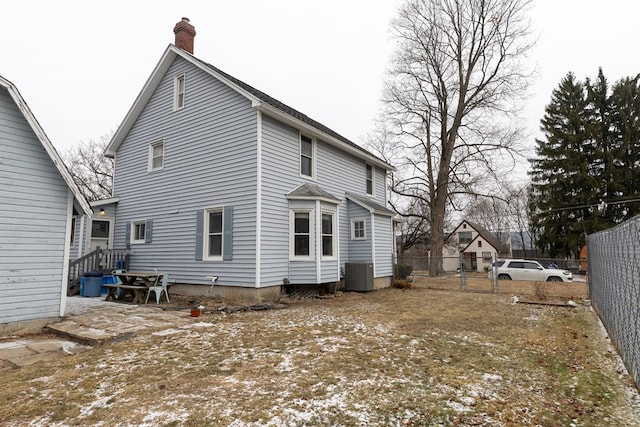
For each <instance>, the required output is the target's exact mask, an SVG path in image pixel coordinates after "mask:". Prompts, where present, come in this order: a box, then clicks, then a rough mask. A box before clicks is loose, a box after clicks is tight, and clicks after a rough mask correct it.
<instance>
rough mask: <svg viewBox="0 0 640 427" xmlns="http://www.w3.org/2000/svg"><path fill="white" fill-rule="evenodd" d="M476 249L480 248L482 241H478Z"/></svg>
mask: <svg viewBox="0 0 640 427" xmlns="http://www.w3.org/2000/svg"><path fill="white" fill-rule="evenodd" d="M478 247H479V248H481V247H482V240H478Z"/></svg>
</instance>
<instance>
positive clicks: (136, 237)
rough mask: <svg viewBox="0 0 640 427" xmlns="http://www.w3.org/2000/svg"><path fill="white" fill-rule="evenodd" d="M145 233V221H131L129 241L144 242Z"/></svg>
mask: <svg viewBox="0 0 640 427" xmlns="http://www.w3.org/2000/svg"><path fill="white" fill-rule="evenodd" d="M146 235H147V224H146V222H145V221H134V222H132V223H131V243H144V242H145V237H146Z"/></svg>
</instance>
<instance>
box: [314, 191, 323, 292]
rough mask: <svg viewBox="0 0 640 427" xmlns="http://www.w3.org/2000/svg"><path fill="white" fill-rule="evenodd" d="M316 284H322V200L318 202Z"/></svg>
mask: <svg viewBox="0 0 640 427" xmlns="http://www.w3.org/2000/svg"><path fill="white" fill-rule="evenodd" d="M315 210H316V215H315V217H316V224H315V225H316V227H315V228H316V239H315V247H316V254H317V256H316V283H322V210H321V209H320V200H316V209H315Z"/></svg>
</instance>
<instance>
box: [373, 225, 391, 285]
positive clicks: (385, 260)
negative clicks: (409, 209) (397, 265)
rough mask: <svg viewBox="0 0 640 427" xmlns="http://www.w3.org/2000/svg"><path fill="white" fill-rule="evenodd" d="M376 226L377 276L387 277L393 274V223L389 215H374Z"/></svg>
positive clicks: (375, 264) (375, 262)
mask: <svg viewBox="0 0 640 427" xmlns="http://www.w3.org/2000/svg"><path fill="white" fill-rule="evenodd" d="M373 217H374V223H375V224H374V226H375V228H376V231H375V233H376V241H375V258H374V268H375V276H376V277H387V276H391V275H392V274H393V258H392V255H393V254H392V251H391V250H390V249H391V248H393V246H392V245H393V241H392V238H393V237H392V236H393V233H392V225H391V218H389V217H388V216H382V215H374V216H373Z"/></svg>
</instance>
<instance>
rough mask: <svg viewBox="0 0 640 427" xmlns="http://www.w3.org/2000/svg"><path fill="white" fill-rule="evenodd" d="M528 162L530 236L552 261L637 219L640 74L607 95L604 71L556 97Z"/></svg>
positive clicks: (566, 82) (570, 84) (565, 85)
mask: <svg viewBox="0 0 640 427" xmlns="http://www.w3.org/2000/svg"><path fill="white" fill-rule="evenodd" d="M541 130H542V131H543V132H544V138H543V139H541V140H536V144H537V148H536V156H537V157H536V158H535V159H532V160H531V165H532V171H531V172H530V174H531V177H532V187H531V188H532V192H531V196H530V206H529V209H530V211H531V219H532V231H533V233H534V235H535V236H536V244H537V247H538V248H539V249H541V250H543V251H548V253H549V254H550V255H552V256H557V255H562V256H570V255H577V252H578V251H579V250H580V248H581V247H582V245H583V244H584V240H585V236H586V235H587V234H590V233H593V232H596V231H599V230H603V229H606V228H609V227H611V226H613V225H615V224H617V223H620V222H622V221H624V220H627V219H629V218H631V217H633V216H635V215H638V214H640V201H639V200H640V75H639V76H636V77H634V78H624V79H621V80H620V81H618V82H617V83H616V84H615V85H614V86H613V88H612V89H611V93H609V84H608V83H607V79H606V78H605V76H604V73H603V72H602V69H599V71H598V76H597V77H596V79H595V80H594V81H593V82H592V81H590V80H588V79H587V81H586V83H585V84H584V85H583V84H581V83H580V82H579V81H577V80H576V79H575V76H574V75H573V74H571V73H569V74H567V76H566V77H565V78H564V79H562V81H561V82H560V85H559V87H558V88H557V89H556V90H554V91H553V94H552V98H551V102H550V104H549V105H548V106H547V108H546V110H545V115H544V118H543V119H542V120H541Z"/></svg>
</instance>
